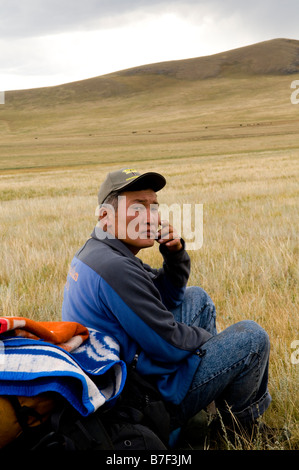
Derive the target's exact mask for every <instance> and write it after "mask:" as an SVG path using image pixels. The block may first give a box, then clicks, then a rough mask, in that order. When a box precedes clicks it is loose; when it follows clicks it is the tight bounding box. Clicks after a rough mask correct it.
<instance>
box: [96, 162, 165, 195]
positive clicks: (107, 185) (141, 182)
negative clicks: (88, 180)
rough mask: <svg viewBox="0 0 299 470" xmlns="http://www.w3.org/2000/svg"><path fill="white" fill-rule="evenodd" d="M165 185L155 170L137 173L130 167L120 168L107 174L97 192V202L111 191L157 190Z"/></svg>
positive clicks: (163, 179)
mask: <svg viewBox="0 0 299 470" xmlns="http://www.w3.org/2000/svg"><path fill="white" fill-rule="evenodd" d="M165 185H166V179H165V178H164V176H162V175H160V174H159V173H155V172H147V173H143V174H141V173H139V172H138V171H137V170H134V169H131V168H122V169H121V170H116V171H112V172H110V173H108V174H107V176H106V178H105V180H104V182H103V183H102V184H101V186H100V189H99V192H98V201H99V204H102V203H103V202H104V200H105V199H106V197H107V196H109V194H111V193H112V192H113V191H120V190H122V191H125V190H127V191H140V190H142V189H152V190H153V191H155V192H156V191H159V190H160V189H162V188H163V187H164V186H165Z"/></svg>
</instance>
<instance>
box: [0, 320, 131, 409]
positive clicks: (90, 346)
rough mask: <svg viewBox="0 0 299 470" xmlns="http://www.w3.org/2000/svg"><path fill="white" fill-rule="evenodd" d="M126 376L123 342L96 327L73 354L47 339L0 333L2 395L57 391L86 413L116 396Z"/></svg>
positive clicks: (30, 394)
mask: <svg viewBox="0 0 299 470" xmlns="http://www.w3.org/2000/svg"><path fill="white" fill-rule="evenodd" d="M92 378H93V379H94V380H95V381H94V380H92ZM125 380H126V366H125V363H124V362H123V361H121V360H120V358H119V346H118V344H117V343H116V342H115V341H114V340H113V339H112V338H110V337H109V336H107V335H105V334H103V333H101V332H98V331H96V330H92V329H89V338H88V339H87V340H86V341H85V342H84V343H83V344H82V345H81V346H79V347H78V348H77V349H75V350H73V351H72V352H66V351H65V350H64V349H62V348H60V347H59V346H57V345H53V344H51V343H47V342H45V341H43V340H36V339H28V338H21V337H7V338H6V337H1V336H0V395H18V396H35V395H38V394H39V393H42V392H48V391H53V392H57V393H58V394H60V395H62V396H63V397H64V398H66V400H68V401H69V403H70V404H71V405H72V406H73V407H74V408H75V409H77V410H78V411H79V413H80V414H81V415H83V416H87V415H89V414H90V413H92V412H94V411H95V410H96V409H98V408H99V407H100V406H102V405H104V404H105V403H107V402H111V401H112V400H114V399H115V398H116V397H117V396H118V395H119V394H120V393H121V391H122V389H123V387H124V383H125ZM95 382H96V384H95Z"/></svg>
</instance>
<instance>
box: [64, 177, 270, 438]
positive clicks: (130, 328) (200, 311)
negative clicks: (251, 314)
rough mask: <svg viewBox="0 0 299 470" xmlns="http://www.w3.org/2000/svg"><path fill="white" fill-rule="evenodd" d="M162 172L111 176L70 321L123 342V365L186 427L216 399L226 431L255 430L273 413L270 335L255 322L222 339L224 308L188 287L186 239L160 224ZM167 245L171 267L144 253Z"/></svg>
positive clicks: (74, 270) (76, 265)
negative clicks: (230, 427) (145, 258)
mask: <svg viewBox="0 0 299 470" xmlns="http://www.w3.org/2000/svg"><path fill="white" fill-rule="evenodd" d="M165 184H166V181H165V178H164V177H163V176H162V175H160V174H158V173H154V172H149V173H145V174H140V173H138V172H136V171H135V170H131V169H123V170H118V171H114V172H112V173H109V174H108V175H107V177H106V179H105V181H104V182H103V184H102V185H101V187H100V190H99V193H98V202H99V207H100V209H99V222H98V224H97V226H96V228H95V230H94V231H93V233H92V235H91V238H89V239H88V240H87V241H86V243H85V244H84V246H83V247H82V248H80V250H79V251H78V252H77V254H76V255H75V257H74V259H73V261H72V263H71V268H70V273H69V275H68V279H67V283H66V286H65V292H64V301H63V311H62V318H63V320H66V321H76V322H79V323H81V324H83V325H85V326H87V327H91V328H95V329H98V330H101V331H104V332H107V335H110V336H112V337H113V338H115V339H116V340H117V341H118V343H119V345H120V354H121V359H122V360H123V361H125V362H126V363H127V364H128V365H130V364H132V363H133V361H135V362H136V361H137V362H136V370H137V372H139V374H141V375H142V376H146V377H147V378H150V379H151V380H154V381H155V384H156V386H157V388H158V389H159V391H160V393H161V395H162V397H163V399H164V401H165V402H169V403H171V404H174V405H177V406H176V408H175V409H176V423H177V425H184V423H186V422H187V421H188V420H189V419H190V418H192V417H193V416H194V415H195V414H196V413H198V412H199V411H200V410H203V409H205V408H206V407H207V405H209V404H210V403H211V402H212V401H215V403H216V406H217V408H218V410H219V412H220V413H221V416H222V420H223V422H224V423H225V424H227V423H230V424H231V423H232V422H234V421H235V420H236V422H238V423H239V424H240V425H242V426H243V427H244V428H246V429H248V428H251V427H252V425H253V424H254V423H255V422H256V420H257V418H259V417H260V416H261V415H262V414H263V413H264V411H265V410H266V409H267V408H268V406H269V404H270V401H271V397H270V395H269V392H268V390H267V383H268V360H269V350H270V345H269V338H268V335H267V333H266V332H265V331H264V330H263V329H262V328H261V327H260V326H259V325H258V324H256V323H255V322H253V321H249V320H246V321H241V322H239V323H236V324H234V325H232V326H230V327H229V328H227V329H225V330H224V331H222V332H220V333H218V334H217V331H216V312H215V306H214V304H213V302H212V300H211V299H210V297H209V295H208V294H207V293H206V292H205V291H204V290H203V289H202V288H200V287H187V282H188V277H189V273H190V258H189V255H188V254H187V252H186V250H185V243H184V241H183V240H182V239H181V238H180V237H179V236H178V235H177V233H176V231H175V229H174V228H173V227H172V225H170V224H169V223H168V222H165V221H162V223H161V220H160V215H159V210H158V200H157V194H156V193H157V192H158V191H159V190H161V189H162V188H163V187H164V186H165ZM156 242H157V243H158V244H159V245H160V248H159V249H160V253H161V255H162V258H163V266H162V267H161V268H160V269H153V268H151V267H150V266H148V265H146V264H144V263H142V261H141V260H140V259H139V258H138V257H137V256H136V255H137V254H138V252H139V251H140V250H141V249H145V248H149V247H152V246H153V245H154V243H156Z"/></svg>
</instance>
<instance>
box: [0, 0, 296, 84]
mask: <svg viewBox="0 0 299 470" xmlns="http://www.w3.org/2000/svg"><path fill="white" fill-rule="evenodd" d="M278 37H284V38H290V39H299V2H298V0H207V1H206V0H197V1H196V0H184V1H178V0H0V90H3V91H4V90H11V89H24V88H37V87H42V86H52V85H58V84H62V83H68V82H72V81H76V80H82V79H85V78H91V77H95V76H98V75H104V74H107V73H110V72H114V71H118V70H122V69H126V68H130V67H135V66H139V65H144V64H149V63H155V62H161V61H166V60H175V59H186V58H191V57H200V56H204V55H210V54H214V53H217V52H222V51H225V50H229V49H233V48H236V47H242V46H246V45H249V44H253V43H256V42H260V41H264V40H268V39H274V38H278Z"/></svg>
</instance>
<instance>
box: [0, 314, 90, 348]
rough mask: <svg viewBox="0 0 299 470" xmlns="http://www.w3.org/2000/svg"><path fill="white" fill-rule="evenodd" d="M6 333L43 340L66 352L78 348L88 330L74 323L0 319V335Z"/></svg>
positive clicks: (86, 336)
mask: <svg viewBox="0 0 299 470" xmlns="http://www.w3.org/2000/svg"><path fill="white" fill-rule="evenodd" d="M6 332H10V333H12V334H14V335H15V336H22V337H25V338H32V339H43V340H45V341H47V342H49V343H52V344H56V345H58V346H60V347H62V348H63V349H66V350H67V351H72V350H73V349H75V348H77V347H78V346H80V344H82V343H83V341H85V340H86V339H87V338H88V336H89V332H88V329H87V328H86V327H84V326H83V325H81V324H80V323H76V322H64V321H46V322H42V321H41V322H40V321H35V320H30V319H29V318H25V317H0V334H1V333H6Z"/></svg>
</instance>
